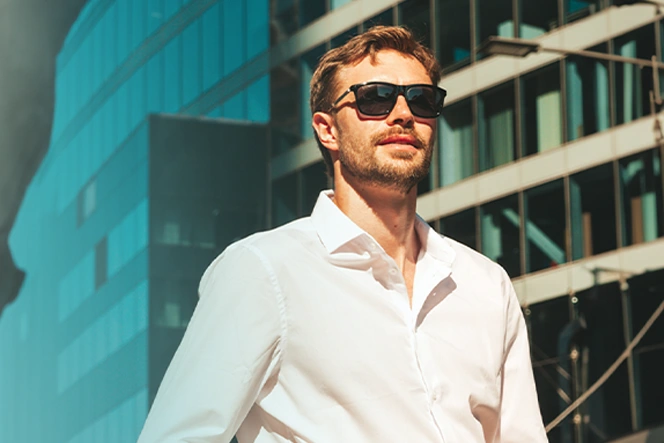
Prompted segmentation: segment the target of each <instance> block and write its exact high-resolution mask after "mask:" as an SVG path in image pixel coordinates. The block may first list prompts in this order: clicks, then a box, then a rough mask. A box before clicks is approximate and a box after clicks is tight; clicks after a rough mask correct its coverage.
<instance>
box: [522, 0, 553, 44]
mask: <svg viewBox="0 0 664 443" xmlns="http://www.w3.org/2000/svg"><path fill="white" fill-rule="evenodd" d="M519 7H520V10H519V19H520V20H519V22H520V25H519V37H521V38H535V37H537V36H539V35H542V34H544V33H546V32H549V31H551V30H552V29H555V28H557V27H558V26H559V23H560V22H559V20H558V0H540V1H537V2H533V1H526V0H522V1H520V2H519Z"/></svg>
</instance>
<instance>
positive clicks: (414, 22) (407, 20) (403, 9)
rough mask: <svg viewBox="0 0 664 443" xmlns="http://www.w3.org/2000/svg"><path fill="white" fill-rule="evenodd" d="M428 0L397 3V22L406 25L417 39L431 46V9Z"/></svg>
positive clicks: (410, 0) (428, 46)
mask: <svg viewBox="0 0 664 443" xmlns="http://www.w3.org/2000/svg"><path fill="white" fill-rule="evenodd" d="M429 4H430V2H429V0H406V1H404V2H402V3H400V4H399V23H400V24H402V25H405V26H407V27H408V28H409V29H410V30H411V31H412V32H413V35H414V36H415V38H416V39H417V40H419V41H420V42H422V44H423V45H424V46H426V47H427V48H430V47H431V9H430V7H429Z"/></svg>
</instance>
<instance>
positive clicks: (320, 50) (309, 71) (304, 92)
mask: <svg viewBox="0 0 664 443" xmlns="http://www.w3.org/2000/svg"><path fill="white" fill-rule="evenodd" d="M324 53H325V45H320V46H318V47H316V48H314V49H312V50H311V51H309V52H307V53H306V54H303V55H302V56H301V57H300V81H299V84H300V94H299V96H300V136H301V137H302V139H303V140H306V139H308V138H311V137H313V130H312V128H311V112H310V111H309V109H310V108H309V96H310V91H309V83H310V82H311V76H312V75H313V73H314V69H316V65H317V64H318V59H319V58H320V57H321V56H322V55H323V54H324ZM293 98H294V97H291V100H292V99H293Z"/></svg>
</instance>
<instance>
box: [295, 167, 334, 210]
mask: <svg viewBox="0 0 664 443" xmlns="http://www.w3.org/2000/svg"><path fill="white" fill-rule="evenodd" d="M300 174H301V176H300V188H301V189H300V196H301V199H302V201H301V203H300V208H301V209H300V214H299V215H301V216H305V215H309V214H311V210H312V209H313V208H314V205H315V204H316V200H317V199H318V195H319V194H320V191H322V190H323V189H328V188H329V186H328V181H327V174H326V172H325V163H324V162H322V161H320V162H318V163H314V164H313V165H311V166H307V167H306V168H304V169H302V170H301V171H300Z"/></svg>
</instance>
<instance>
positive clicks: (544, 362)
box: [526, 297, 571, 442]
mask: <svg viewBox="0 0 664 443" xmlns="http://www.w3.org/2000/svg"><path fill="white" fill-rule="evenodd" d="M570 320H571V317H570V305H569V297H558V298H554V299H552V300H548V301H545V302H541V303H536V304H533V305H530V306H528V308H527V309H526V321H527V323H528V326H529V336H530V352H531V356H532V362H533V373H534V375H535V384H536V386H537V395H538V397H539V405H540V410H541V411H542V419H543V420H544V423H549V422H551V420H553V419H554V418H556V417H557V416H558V414H560V413H561V412H562V411H563V409H564V408H563V407H562V406H563V405H564V406H567V405H568V404H569V403H571V401H570V393H569V392H565V391H562V390H561V389H559V387H560V385H561V381H563V380H564V379H565V378H567V377H569V373H568V372H567V371H564V370H563V369H562V366H561V363H565V362H566V361H567V358H566V357H567V355H566V354H563V355H560V354H559V349H558V340H559V337H560V335H561V333H562V332H563V328H565V326H567V324H568V323H569V322H570ZM560 429H561V428H560V427H556V428H554V429H552V430H551V432H550V433H549V434H548V435H547V436H548V438H549V441H552V442H559V441H562V440H561V438H560Z"/></svg>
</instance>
